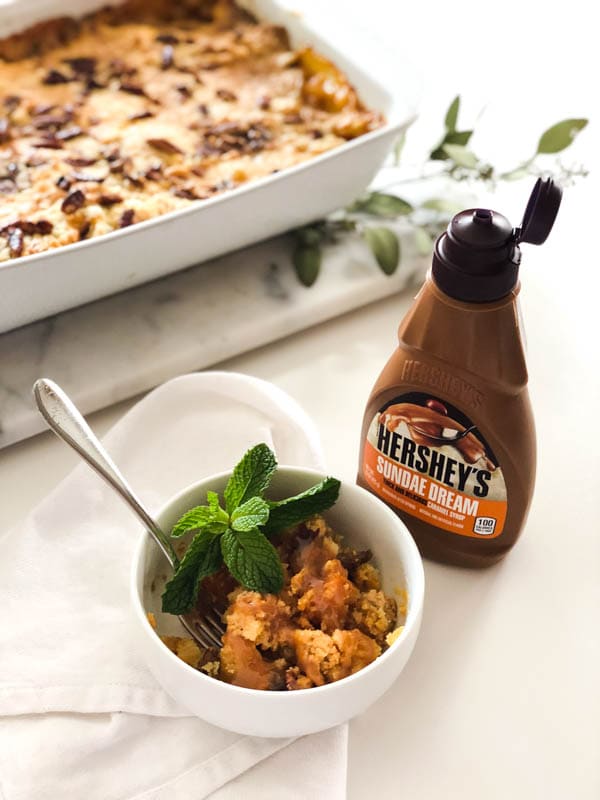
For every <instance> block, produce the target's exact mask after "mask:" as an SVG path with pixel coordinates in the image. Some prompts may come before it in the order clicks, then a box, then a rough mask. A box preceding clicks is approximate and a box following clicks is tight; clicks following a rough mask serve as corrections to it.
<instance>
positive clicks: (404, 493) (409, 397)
mask: <svg viewBox="0 0 600 800" xmlns="http://www.w3.org/2000/svg"><path fill="white" fill-rule="evenodd" d="M363 459H364V461H363V475H364V477H365V479H366V481H367V483H368V484H369V486H370V487H371V489H372V490H373V491H374V492H375V493H376V494H377V495H379V497H381V499H382V500H385V501H386V502H387V503H389V504H390V505H392V506H394V507H396V508H399V509H401V510H402V511H405V512H406V513H408V514H411V515H412V516H414V517H418V518H419V519H421V520H423V522H427V523H428V524H429V525H433V526H435V527H438V528H441V529H442V530H445V531H450V532H451V533H457V534H459V535H461V536H471V537H474V538H477V539H484V538H485V539H492V538H495V537H496V536H499V535H500V534H501V533H502V530H503V528H504V523H505V520H506V509H507V500H506V484H505V482H504V476H503V474H502V469H501V467H500V465H499V464H498V461H497V459H496V457H495V456H494V453H493V452H492V450H491V448H490V447H489V445H488V444H487V442H486V441H485V439H484V437H483V436H482V435H481V433H480V432H479V431H478V429H477V428H476V426H475V425H474V424H473V423H472V421H471V420H470V419H469V418H468V417H467V416H466V415H465V414H463V413H462V412H461V411H460V410H459V409H457V408H455V407H454V406H452V405H450V404H448V403H446V402H445V401H442V400H440V399H439V398H437V397H432V396H431V395H427V394H424V393H421V392H410V393H407V394H403V395H400V396H398V397H395V398H393V399H392V400H390V401H389V402H388V403H386V404H385V405H384V406H383V407H382V408H381V409H379V411H378V412H377V413H376V414H375V416H374V417H373V419H372V421H371V424H370V426H369V430H368V432H367V440H366V442H365V449H364V455H363Z"/></svg>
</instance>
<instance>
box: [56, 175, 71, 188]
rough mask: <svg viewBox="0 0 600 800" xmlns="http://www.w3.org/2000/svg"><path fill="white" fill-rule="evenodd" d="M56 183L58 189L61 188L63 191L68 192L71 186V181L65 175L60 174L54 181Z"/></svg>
mask: <svg viewBox="0 0 600 800" xmlns="http://www.w3.org/2000/svg"><path fill="white" fill-rule="evenodd" d="M56 185H57V186H58V188H59V189H62V190H63V191H65V192H68V191H69V189H70V188H71V181H70V180H69V179H68V178H67V176H66V175H61V176H60V178H59V179H58V180H57V181H56Z"/></svg>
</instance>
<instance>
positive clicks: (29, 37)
mask: <svg viewBox="0 0 600 800" xmlns="http://www.w3.org/2000/svg"><path fill="white" fill-rule="evenodd" d="M0 87H1V88H0V261H5V260H8V259H11V258H16V257H19V256H25V255H30V254H33V253H39V252H43V251H45V250H48V249H50V248H55V247H60V246H62V245H66V244H70V243H73V242H77V241H80V240H82V239H87V238H89V237H92V236H100V235H102V234H105V233H108V232H110V231H113V230H116V229H118V228H124V227H127V226H129V225H132V224H135V223H137V222H141V221H142V220H147V219H150V218H152V217H156V216H158V215H161V214H165V213H167V212H169V211H174V210H176V209H181V208H186V207H188V206H190V205H191V204H193V203H198V202H202V201H203V200H205V199H207V198H210V197H212V196H214V195H215V194H218V193H220V192H223V191H226V190H228V189H232V188H234V187H237V186H240V185H242V184H245V183H246V182H248V181H252V180H255V179H257V178H260V177H263V176H266V175H269V174H272V173H274V172H278V171H279V170H283V169H285V168H286V167H290V166H292V165H294V164H298V163H300V162H303V161H306V160H308V159H311V158H314V157H315V156H317V155H319V154H320V153H324V152H326V151H328V150H331V149H332V148H335V147H338V146H339V145H341V144H342V143H343V142H345V141H347V140H348V139H353V138H355V137H357V136H361V135H362V134H365V133H367V132H369V131H371V130H374V129H375V128H377V127H379V126H381V125H382V124H383V117H382V115H381V114H379V113H376V112H373V111H370V110H368V109H366V108H365V107H364V106H363V105H362V104H361V102H360V100H359V98H358V96H357V94H356V92H355V90H354V89H353V87H352V86H351V85H350V84H349V83H348V80H347V79H346V77H345V76H344V74H343V73H342V72H340V70H339V69H337V67H336V66H335V65H334V64H332V63H331V62H330V61H328V60H327V59H325V58H324V57H323V56H321V55H319V54H318V53H317V52H315V51H314V50H312V49H310V48H304V49H301V50H294V49H293V48H292V47H291V45H290V41H289V38H288V35H287V32H286V30H285V29H284V28H282V27H278V26H275V25H272V24H268V23H265V22H258V21H257V20H255V19H254V18H253V17H252V16H251V15H250V14H248V13H247V12H246V11H244V10H242V9H240V8H239V7H238V6H236V5H235V3H234V2H232V0H186V2H172V0H144V1H143V2H142V0H130V2H127V3H125V4H124V5H120V6H117V7H113V8H106V9H103V10H101V11H99V12H96V13H94V14H91V15H88V16H87V17H84V18H83V19H81V20H73V19H68V18H63V19H57V20H52V21H49V22H45V23H41V24H39V25H37V26H35V27H34V28H31V29H29V30H28V31H26V32H24V33H23V34H19V35H15V36H11V37H9V38H7V39H5V40H3V41H0Z"/></svg>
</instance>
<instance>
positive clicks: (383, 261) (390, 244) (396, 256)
mask: <svg viewBox="0 0 600 800" xmlns="http://www.w3.org/2000/svg"><path fill="white" fill-rule="evenodd" d="M363 236H364V237H365V241H366V242H367V244H368V245H369V247H370V248H371V251H372V253H373V255H374V256H375V259H376V260H377V263H378V264H379V266H380V267H381V269H382V271H383V272H385V274H386V275H392V274H393V273H394V272H395V271H396V269H397V268H398V264H399V263H400V242H399V240H398V237H397V236H396V234H395V233H394V231H392V230H391V229H390V228H384V227H383V226H381V227H379V226H378V227H375V226H372V227H369V228H365V229H364V231H363Z"/></svg>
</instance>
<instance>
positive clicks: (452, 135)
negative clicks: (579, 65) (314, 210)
mask: <svg viewBox="0 0 600 800" xmlns="http://www.w3.org/2000/svg"><path fill="white" fill-rule="evenodd" d="M459 114H460V95H457V96H456V97H455V98H454V99H453V100H452V102H451V103H450V105H449V107H448V110H447V111H446V114H445V117H444V130H443V134H442V136H441V138H440V139H439V140H438V142H437V143H436V145H435V146H434V147H433V148H432V149H431V151H430V152H429V156H428V160H427V162H426V164H425V165H424V167H434V168H435V170H434V171H430V172H429V173H428V174H426V175H421V176H420V177H418V178H415V179H414V180H415V181H422V180H424V179H427V178H439V177H440V176H446V177H449V178H451V179H452V180H453V181H456V182H461V181H467V180H468V181H479V182H482V183H484V184H488V185H490V184H491V185H492V186H494V185H495V184H496V183H497V182H498V181H514V180H519V179H521V178H525V177H527V176H530V175H533V176H535V177H540V176H541V175H548V174H552V175H553V177H554V178H555V179H556V180H557V181H558V182H559V183H561V184H563V185H568V184H569V183H572V182H573V181H574V179H575V178H578V177H585V176H586V175H587V171H586V170H585V169H584V168H583V167H579V168H575V167H571V168H566V167H564V166H563V165H562V164H560V162H557V163H556V166H555V169H554V170H553V171H552V172H550V171H549V170H548V169H547V168H543V169H542V168H541V167H540V166H539V163H538V161H539V157H540V156H541V157H542V158H543V157H545V156H548V155H553V154H556V153H560V152H562V151H563V150H566V148H567V147H569V146H570V145H571V144H572V143H573V141H574V139H575V137H576V136H577V135H578V134H579V132H580V131H582V130H583V129H584V128H585V127H586V125H587V123H588V121H587V120H586V119H565V120H562V121H561V122H557V123H556V124H555V125H552V126H551V127H550V128H548V129H547V130H546V131H544V133H542V135H541V136H540V138H539V140H538V143H537V147H536V150H535V153H534V154H533V155H532V156H531V157H530V158H528V159H527V160H525V161H523V162H522V163H521V164H518V165H517V166H516V167H514V168H513V169H510V170H507V171H504V172H499V171H498V170H497V169H496V168H495V167H493V166H492V165H491V164H488V163H486V162H485V161H483V160H482V159H480V158H479V157H478V156H477V155H476V154H475V152H474V151H473V150H472V149H471V148H470V147H469V143H470V141H471V137H472V136H473V133H474V129H473V128H472V127H465V128H463V127H461V126H459V124H458V121H459ZM405 139H406V134H405V133H402V134H401V136H400V138H399V139H398V141H397V142H396V145H395V147H394V149H393V154H392V162H393V165H395V166H398V165H399V163H400V157H401V154H402V150H403V147H404V143H405ZM404 182H410V179H409V181H404ZM461 208H462V204H458V205H457V204H456V203H455V202H454V201H453V200H452V198H451V197H450V198H449V197H431V198H428V199H426V200H425V201H423V202H420V203H418V204H414V203H410V202H409V201H408V200H406V199H404V198H402V197H399V196H398V195H396V194H392V193H390V192H387V191H372V192H367V193H366V194H364V195H363V196H362V197H359V198H358V199H357V200H356V201H355V202H354V203H352V205H351V206H349V208H347V209H346V210H345V211H344V212H342V213H340V212H337V213H335V214H333V215H332V216H330V217H327V218H326V219H322V220H318V221H317V222H313V223H311V224H310V225H304V226H303V227H301V228H297V229H296V230H294V231H292V232H291V233H292V241H293V247H292V263H293V265H294V269H295V271H296V275H297V277H298V280H299V281H300V283H302V284H303V285H304V286H307V287H308V286H312V285H313V284H314V283H315V281H316V280H317V278H318V277H319V273H320V271H321V267H322V261H323V250H324V247H326V246H327V245H329V244H334V243H336V242H337V241H339V239H340V237H342V236H344V235H345V234H347V233H348V232H354V233H355V234H358V235H359V236H360V237H361V238H362V239H363V240H364V242H365V244H366V245H367V246H368V247H369V249H370V250H371V253H372V254H373V256H374V258H375V261H376V262H377V264H378V266H379V268H380V269H381V271H382V272H383V273H384V274H386V275H392V274H393V273H394V272H396V270H397V269H398V266H399V265H400V261H401V257H402V251H401V247H400V240H399V238H398V235H397V233H396V231H395V230H393V229H392V228H391V227H390V226H389V225H385V224H381V222H382V221H389V222H391V221H396V222H398V221H400V220H402V221H403V223H404V227H406V228H407V229H408V230H407V233H410V232H412V235H413V241H414V246H415V249H416V251H417V252H418V253H419V254H421V255H428V254H429V253H431V250H432V248H433V243H434V241H435V239H436V238H437V236H438V235H439V234H440V233H441V232H442V231H443V230H444V229H445V228H446V226H447V224H448V222H449V221H450V219H451V218H452V216H453V215H454V214H456V213H457V212H458V211H460V210H461ZM374 220H377V224H373V222H374Z"/></svg>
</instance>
